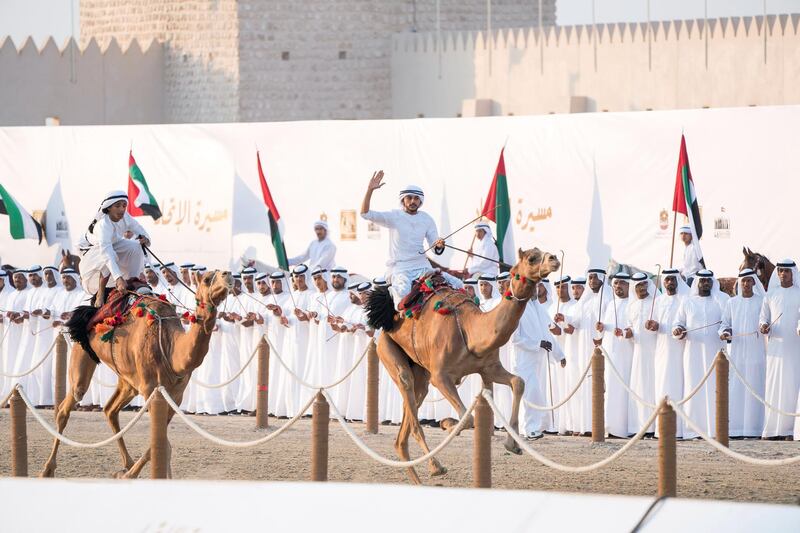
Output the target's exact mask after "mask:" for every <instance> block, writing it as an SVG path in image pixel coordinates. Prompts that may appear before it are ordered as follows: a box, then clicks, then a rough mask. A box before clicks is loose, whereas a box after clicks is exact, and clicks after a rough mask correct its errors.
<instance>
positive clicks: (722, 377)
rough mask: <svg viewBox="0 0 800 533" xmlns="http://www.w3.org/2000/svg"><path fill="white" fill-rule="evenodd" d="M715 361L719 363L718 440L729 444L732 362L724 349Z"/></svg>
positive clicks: (726, 444)
mask: <svg viewBox="0 0 800 533" xmlns="http://www.w3.org/2000/svg"><path fill="white" fill-rule="evenodd" d="M714 362H715V364H716V365H717V369H716V372H717V421H716V429H717V442H719V443H720V444H722V445H723V446H728V426H729V421H728V415H729V412H728V379H729V375H728V373H729V372H730V363H728V358H727V357H726V356H725V351H724V350H720V351H719V352H718V353H717V357H716V359H715V360H714Z"/></svg>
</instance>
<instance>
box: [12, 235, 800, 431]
mask: <svg viewBox="0 0 800 533" xmlns="http://www.w3.org/2000/svg"><path fill="white" fill-rule="evenodd" d="M317 229H324V230H325V231H324V232H318V239H317V241H315V242H314V243H312V245H311V246H309V249H308V250H307V251H306V252H305V253H303V254H301V255H299V256H297V257H295V258H292V260H291V261H292V263H296V264H294V266H293V268H291V272H284V271H280V270H278V271H276V272H273V273H271V274H267V273H265V272H258V271H256V269H255V268H253V267H247V268H244V269H242V270H241V272H239V273H236V274H235V276H234V278H235V284H234V287H233V290H232V292H231V293H230V294H229V295H228V297H227V299H226V300H225V301H224V302H223V303H222V304H221V305H220V306H219V309H218V320H217V324H216V327H215V329H214V332H213V333H212V336H211V342H210V346H209V351H208V355H207V356H206V358H205V360H204V361H203V364H202V365H201V366H200V367H199V368H198V369H197V370H196V371H195V372H194V374H193V375H192V379H191V381H190V384H189V387H188V388H187V391H186V393H185V395H184V398H183V403H182V408H183V409H184V410H186V411H187V412H190V413H198V414H208V415H222V414H234V413H236V414H252V413H253V412H254V410H255V402H256V395H257V373H256V372H257V368H256V364H255V363H254V362H253V363H251V364H250V365H249V366H247V368H246V369H245V370H244V372H242V374H241V376H240V377H239V378H238V379H236V380H234V381H233V382H232V383H231V384H230V385H228V386H226V387H222V388H213V387H207V386H204V385H210V384H212V385H213V384H218V383H221V382H224V381H227V380H228V379H230V378H231V377H233V376H234V374H236V373H237V372H239V370H240V369H241V368H242V367H243V366H244V365H246V364H247V363H248V361H250V359H251V358H252V356H253V353H254V352H255V351H256V350H257V348H258V345H259V343H260V342H261V340H262V339H263V338H266V339H268V341H269V344H270V345H271V352H272V354H273V357H271V358H270V373H269V385H268V391H269V412H270V414H273V415H275V416H279V417H291V416H294V415H296V414H298V413H299V411H300V410H302V409H303V407H304V406H305V405H306V404H307V402H308V400H309V398H310V397H311V395H312V394H313V393H314V391H313V390H312V389H309V388H306V387H304V386H303V385H302V384H301V383H300V382H299V381H298V380H297V379H295V378H294V377H293V376H292V375H291V373H290V372H288V371H286V369H285V368H284V364H285V365H286V366H288V367H289V368H290V369H291V370H292V373H294V374H296V375H297V376H298V377H301V378H302V379H303V380H304V381H306V382H308V383H312V384H315V385H327V384H330V383H333V382H335V381H336V380H337V379H338V378H339V377H341V376H343V375H345V374H346V373H347V372H348V371H350V370H351V369H352V368H353V367H354V366H355V365H356V363H358V361H359V360H360V359H361V358H362V356H363V354H364V353H365V351H366V350H367V347H368V345H369V343H370V341H371V340H372V339H374V338H375V337H376V335H378V334H379V332H375V331H372V330H371V329H370V327H369V326H368V324H367V320H366V314H365V309H364V305H365V303H366V299H367V297H368V294H369V292H370V290H372V288H373V287H374V286H376V285H385V284H387V282H386V281H385V280H383V279H382V278H375V279H374V280H373V282H366V281H363V282H360V283H359V282H356V281H353V280H355V279H364V278H356V277H354V276H351V275H350V273H349V272H348V270H347V269H346V268H343V267H339V266H335V262H334V261H335V253H336V248H335V246H334V245H333V243H331V242H330V240H329V239H328V238H327V235H326V234H327V227H326V225H325V223H324V222H317V223H315V231H316V230H317ZM475 229H476V236H477V239H476V246H475V247H474V250H476V251H477V252H476V253H478V254H479V255H480V256H483V257H478V256H474V257H472V258H471V259H470V262H469V267H468V269H467V270H468V273H469V278H468V279H467V280H466V281H465V290H466V291H467V292H468V293H469V294H470V295H471V296H474V297H475V298H476V302H478V303H479V305H480V307H481V309H482V310H483V311H484V312H488V311H491V310H492V309H494V308H495V307H496V306H497V305H499V304H501V303H502V302H503V299H504V298H507V295H506V291H507V290H508V274H507V273H503V274H500V273H499V272H498V269H497V264H496V263H495V262H493V261H492V259H496V255H495V256H494V257H493V256H492V253H494V254H496V247H495V246H494V240H493V239H492V235H491V229H490V227H489V226H488V225H486V224H478V225H477V226H476V228H475ZM320 234H322V235H321V236H320ZM322 263H324V264H322ZM205 271H206V268H205V267H203V266H200V265H195V264H191V263H185V264H181V265H180V266H176V265H175V264H173V263H168V264H165V265H147V266H146V268H145V271H144V274H143V277H144V280H145V281H146V282H147V283H148V285H149V286H150V287H151V289H152V291H153V292H154V293H156V294H163V295H165V296H166V298H167V300H168V301H169V302H171V303H173V304H175V305H176V307H177V309H178V314H179V315H183V314H184V313H187V315H186V316H185V317H184V318H183V323H184V326H185V327H186V328H189V327H191V316H190V315H191V314H193V313H194V310H195V305H196V304H195V298H194V294H193V293H192V292H191V291H190V290H189V289H187V288H186V286H184V284H185V285H187V286H188V287H194V286H196V285H197V282H198V280H199V279H200V276H202V274H203V273H204V272H205ZM608 278H609V279H607V275H606V272H605V270H604V269H602V268H590V269H589V270H588V271H586V272H585V273H584V275H581V276H576V277H570V276H564V277H562V278H560V279H557V280H554V281H550V280H548V279H545V280H543V281H542V282H541V283H540V284H539V286H538V288H537V297H536V298H535V299H532V300H531V301H529V302H528V303H527V304H526V309H525V312H524V314H523V316H522V318H521V320H520V323H519V326H518V328H517V330H516V332H515V333H514V335H513V336H512V338H511V340H510V341H509V342H508V343H507V344H506V346H504V347H502V349H501V351H500V357H501V361H502V363H503V365H504V366H506V368H508V369H509V370H510V371H512V372H513V373H515V374H517V375H519V376H521V377H522V378H523V379H524V380H525V384H526V385H525V393H524V400H525V401H524V402H523V405H522V409H521V415H520V417H521V419H520V428H521V432H523V433H524V434H525V436H527V437H528V438H530V439H536V438H539V437H541V436H542V434H543V433H548V432H552V433H559V434H562V435H567V434H569V435H586V434H588V433H589V432H590V431H591V372H589V373H588V376H587V378H586V379H585V380H584V381H583V383H582V384H581V385H580V386H578V382H579V381H580V379H581V377H582V376H583V374H584V370H585V369H586V367H587V365H589V363H590V358H591V356H592V353H593V350H594V349H595V347H596V346H601V347H602V349H603V350H604V352H605V354H606V356H607V358H608V362H607V364H606V371H605V391H606V393H605V395H606V397H605V420H606V432H607V433H608V434H609V435H611V436H615V437H621V438H626V437H629V436H631V435H633V434H635V433H637V432H638V431H639V430H640V429H641V428H642V427H643V426H644V424H645V423H646V422H647V420H648V419H649V418H650V416H651V414H652V408H650V407H648V406H647V405H645V404H642V403H641V402H640V401H638V399H637V398H635V397H633V396H632V395H631V394H629V393H628V391H627V390H626V388H625V386H623V385H622V384H621V383H620V381H619V379H618V378H617V376H616V375H615V372H614V370H613V369H612V368H610V366H611V365H613V368H614V369H616V372H617V373H619V375H620V377H621V378H622V380H624V382H625V384H626V385H627V386H628V387H629V388H630V389H632V390H633V391H634V392H635V393H636V395H637V396H638V397H640V398H641V399H642V400H644V401H645V402H647V403H649V404H656V403H658V401H660V399H661V398H663V397H664V396H668V397H669V398H671V399H674V400H680V399H682V398H684V397H685V396H687V395H689V394H690V393H692V392H694V395H693V396H692V397H691V399H689V400H688V401H687V402H686V403H685V404H684V405H683V408H684V409H685V411H686V413H687V414H688V415H689V416H690V417H691V419H692V420H693V421H694V423H695V424H696V425H698V426H699V427H700V428H701V429H702V430H703V431H704V432H706V433H709V434H712V435H713V433H714V422H715V420H714V414H715V403H714V402H715V395H714V391H715V375H714V373H713V372H711V374H710V377H709V378H708V380H707V382H706V383H705V385H704V386H702V387H700V388H699V390H697V391H696V392H695V391H694V389H695V388H696V386H697V385H698V383H700V381H701V380H702V379H703V377H704V376H705V375H706V373H707V371H708V370H709V368H710V366H711V365H712V364H713V362H714V358H715V357H716V354H717V352H718V351H719V350H720V349H723V348H725V349H726V351H727V353H728V354H729V357H730V359H731V362H732V363H733V364H734V365H735V366H736V368H737V369H738V370H739V371H740V372H741V373H742V375H743V377H744V378H745V381H746V382H747V383H748V384H749V385H750V387H752V388H753V389H754V390H753V392H755V393H756V394H758V395H759V396H761V397H763V398H764V400H765V401H766V402H767V403H769V404H770V405H772V406H774V407H777V408H778V409H781V410H783V411H786V412H790V413H791V412H797V411H798V410H800V405H799V400H800V323H799V322H798V320H799V319H800V285H799V284H800V278H799V277H798V271H797V267H796V265H795V263H794V262H793V261H790V260H785V261H781V262H779V263H778V265H777V268H776V270H775V273H774V274H773V279H772V280H771V281H770V283H769V290H768V291H765V290H764V288H763V286H762V284H761V282H760V281H759V280H758V278H757V276H756V275H755V272H753V271H752V270H746V271H742V272H741V273H740V274H739V282H738V284H737V287H738V289H737V291H738V293H737V295H736V296H735V297H733V298H729V297H728V296H727V295H726V294H724V293H722V292H721V291H720V290H719V283H718V282H717V280H716V279H715V278H714V275H713V273H712V272H711V271H708V270H705V269H701V270H699V271H697V272H694V273H693V276H692V281H693V283H692V285H691V287H690V286H689V285H687V283H686V282H685V281H684V277H683V276H682V275H681V272H680V271H678V270H665V271H664V272H663V273H662V275H661V276H660V278H659V281H660V287H659V288H658V290H657V289H656V287H655V284H654V283H653V280H652V279H651V278H649V277H648V276H646V275H644V274H635V275H633V276H630V275H628V274H625V273H618V274H616V275H614V276H608ZM181 281H182V282H183V284H182V283H181ZM90 298H91V297H90V295H89V294H88V293H87V292H86V291H84V289H83V287H81V283H80V277H79V276H78V275H77V273H76V272H75V271H73V270H71V269H64V270H62V271H61V272H59V271H58V269H56V268H55V267H45V268H41V267H39V266H34V267H32V268H30V269H20V270H15V271H13V272H6V271H0V310H2V317H0V339H2V340H1V341H0V356H1V359H0V363H1V365H0V368H1V369H2V371H3V373H4V374H6V377H3V378H2V381H0V397H5V396H6V395H7V394H8V393H9V392H10V390H11V387H12V386H13V385H14V384H15V383H17V382H19V383H22V384H23V385H24V386H25V390H26V392H27V394H28V396H29V397H31V398H32V399H33V401H34V402H35V403H36V404H37V405H41V406H48V405H52V403H53V382H52V381H53V366H54V363H53V358H49V359H45V360H44V363H43V364H41V365H40V366H39V367H38V368H37V369H36V371H34V372H32V373H30V374H28V375H25V376H23V377H11V376H12V375H15V374H22V373H25V372H26V371H27V370H28V369H30V368H32V367H33V366H35V365H36V364H37V363H39V362H40V361H41V360H42V359H43V358H45V357H46V356H48V355H49V354H48V351H50V350H52V346H53V344H54V341H55V337H56V335H58V334H59V332H60V331H61V328H62V326H63V324H64V323H65V321H66V320H68V318H69V316H70V312H71V311H72V310H73V309H74V308H75V307H76V306H78V305H84V304H87V303H89V301H90ZM278 359H280V360H281V361H282V362H283V364H281V362H280V361H279V360H278ZM115 383H116V376H115V374H114V373H113V372H112V371H111V370H110V369H108V368H106V367H105V366H104V365H100V366H99V368H98V370H97V371H96V372H95V377H94V378H93V382H92V386H91V389H90V391H89V393H87V395H86V396H85V398H84V399H83V401H82V405H83V406H86V407H91V406H102V405H103V404H104V403H105V402H106V401H107V400H108V398H109V397H110V396H111V393H112V392H113V387H114V385H115ZM575 387H578V389H577V392H576V393H575V395H574V396H573V397H572V398H571V399H570V400H569V401H568V402H566V403H565V404H564V406H562V407H560V408H558V409H556V410H553V411H548V410H542V409H536V408H534V407H533V406H540V407H541V406H549V405H553V404H555V403H558V402H559V401H560V400H561V399H563V398H564V397H565V395H566V394H567V393H569V392H570V391H572V390H573V389H574V388H575ZM480 388H481V381H480V378H479V377H478V376H477V375H473V376H469V377H467V378H466V379H465V380H463V382H462V383H461V384H460V385H459V393H460V395H461V397H462V400H463V401H464V402H465V403H466V404H469V403H471V399H472V398H473V397H474V396H475V395H476V394H478V393H479V391H480ZM332 396H333V399H334V401H335V403H336V406H337V408H338V409H339V410H340V411H341V412H342V413H343V414H344V415H345V417H346V418H348V419H350V420H363V419H364V415H365V400H366V364H365V362H364V361H363V360H362V361H361V364H360V365H359V366H358V367H357V368H356V370H355V371H354V372H353V373H352V375H351V376H350V378H349V379H348V380H346V381H344V382H343V383H341V384H340V385H338V386H336V387H335V388H334V389H333V390H332ZM379 396H380V398H379V402H380V404H379V417H380V420H382V421H384V422H392V423H398V422H400V420H401V417H402V399H401V397H400V394H399V392H398V391H397V388H396V387H395V385H394V383H393V382H392V381H391V379H390V377H389V375H388V374H387V373H386V372H385V370H383V369H381V374H380V395H379ZM495 397H496V401H497V403H498V404H499V406H500V407H501V409H503V411H504V412H505V413H506V414H509V413H510V411H511V391H510V389H508V388H507V387H504V386H495ZM141 402H142V399H141V398H137V400H136V401H135V402H134V405H141ZM452 416H455V411H454V410H453V408H452V407H451V406H450V405H449V404H448V402H447V401H446V400H444V399H443V398H442V396H441V394H439V393H438V391H436V390H435V389H434V388H431V392H430V394H429V395H428V399H427V400H426V401H425V403H423V405H422V407H421V408H420V413H419V417H420V419H422V420H428V421H431V422H434V421H438V420H442V419H443V418H446V417H452ZM798 420H799V419H798V418H796V417H791V416H787V415H785V414H781V413H779V412H778V411H776V410H774V409H770V408H765V407H764V405H763V404H762V403H761V402H760V401H759V400H758V399H756V398H755V396H754V395H753V394H752V393H751V392H750V391H748V390H747V389H746V386H745V385H744V383H743V382H742V381H741V380H740V379H739V378H738V376H737V375H736V373H735V372H734V370H733V369H732V370H731V377H730V435H731V436H732V437H734V438H735V437H764V438H786V437H790V436H792V435H794V438H796V439H797V438H800V421H798ZM648 432H649V433H654V432H655V428H654V427H650V428H648ZM678 437H682V438H694V437H697V434H696V433H695V432H693V431H691V430H690V429H689V428H687V427H684V426H683V424H681V423H680V419H679V420H678Z"/></svg>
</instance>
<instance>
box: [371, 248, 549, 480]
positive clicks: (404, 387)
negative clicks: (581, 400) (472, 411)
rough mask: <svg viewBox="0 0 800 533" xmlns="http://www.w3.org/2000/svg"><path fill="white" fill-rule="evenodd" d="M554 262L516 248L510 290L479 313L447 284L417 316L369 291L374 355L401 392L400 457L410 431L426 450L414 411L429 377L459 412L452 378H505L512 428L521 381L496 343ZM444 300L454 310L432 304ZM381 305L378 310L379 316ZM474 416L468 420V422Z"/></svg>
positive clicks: (435, 467)
mask: <svg viewBox="0 0 800 533" xmlns="http://www.w3.org/2000/svg"><path fill="white" fill-rule="evenodd" d="M558 267H559V261H558V259H556V258H555V257H554V256H553V255H551V254H549V253H545V252H542V251H540V250H539V249H538V248H534V249H532V250H527V251H522V250H520V251H519V262H518V263H517V264H516V265H515V266H514V267H513V268H512V269H511V297H510V298H503V300H502V301H501V303H500V304H498V305H497V307H495V308H494V309H493V310H492V311H490V312H488V313H484V312H482V311H481V310H480V309H479V308H478V307H477V306H476V305H474V304H473V303H472V302H471V300H470V298H469V297H467V296H466V295H464V294H463V293H461V292H458V291H455V290H453V289H444V290H442V291H440V292H439V293H437V294H436V295H435V296H433V297H432V298H431V299H430V300H429V301H428V302H427V303H426V304H425V306H424V307H423V309H422V312H421V313H420V315H419V317H418V318H417V319H416V320H413V319H404V318H401V316H400V315H399V314H397V313H394V308H393V307H392V308H391V309H389V306H393V303H392V302H391V298H390V297H388V296H387V295H388V292H386V291H385V290H384V291H376V292H374V293H373V297H374V298H375V300H376V301H375V302H372V301H371V302H370V304H369V305H368V312H369V314H370V322H371V323H372V325H374V326H380V327H382V328H383V329H384V332H383V333H382V334H381V335H380V337H379V338H378V345H377V350H378V356H379V357H380V360H381V362H382V363H383V365H384V366H385V367H386V370H387V371H388V373H389V375H390V376H391V377H392V380H393V381H394V382H395V384H396V385H397V387H398V388H399V389H400V394H401V395H402V397H403V420H402V422H401V424H400V430H399V431H398V434H397V440H396V441H395V449H396V450H397V453H398V455H399V456H400V458H401V459H403V460H406V461H407V460H409V454H408V437H409V434H411V435H413V436H414V438H415V439H416V441H417V442H418V443H419V445H420V447H421V448H422V449H423V451H424V452H425V453H428V452H429V451H430V449H429V448H428V444H427V443H426V442H425V435H424V433H423V431H422V427H421V426H420V424H419V419H418V418H417V411H418V409H419V407H420V406H421V405H422V401H423V400H424V399H425V396H426V394H427V393H428V383H429V382H430V383H432V384H433V385H434V386H435V387H436V388H437V389H438V390H439V391H440V392H441V393H442V395H443V396H444V397H445V398H446V399H447V401H448V402H450V404H451V405H452V406H453V407H454V408H455V409H456V411H457V412H458V415H459V417H461V416H463V415H464V413H466V411H467V409H466V407H465V406H464V404H463V403H462V401H461V398H460V397H459V395H458V390H457V388H456V384H457V383H458V382H459V381H460V380H462V379H463V378H464V377H465V376H468V375H469V374H479V375H480V376H481V378H482V379H483V386H484V388H491V386H492V384H493V383H498V384H501V385H507V386H509V387H511V389H512V392H513V405H512V413H511V421H510V422H511V425H512V426H513V428H514V430H517V424H518V422H517V418H518V414H519V405H520V400H521V398H522V393H523V390H524V387H525V384H524V382H523V381H522V379H521V378H519V377H518V376H515V375H513V374H511V373H510V372H508V371H507V370H506V369H505V368H503V365H502V364H501V363H500V352H499V349H500V347H501V346H503V345H504V344H505V343H506V342H508V340H509V338H511V335H512V334H513V333H514V331H515V330H516V329H517V325H518V323H519V320H520V318H521V317H522V313H523V312H524V311H525V307H526V305H527V303H528V301H529V300H530V298H531V297H533V296H535V295H536V284H537V283H538V282H539V281H540V280H541V279H543V278H544V277H546V276H547V275H548V274H550V273H551V272H555V271H556V270H558ZM440 301H442V302H443V304H440V305H446V306H447V307H449V308H451V309H454V311H453V312H452V313H451V314H447V315H442V314H440V313H439V312H437V311H436V310H435V308H436V307H437V302H440ZM378 306H380V307H382V308H383V309H382V312H383V315H382V317H381V309H378ZM455 425H456V421H455V420H453V419H446V420H444V421H442V423H441V427H442V428H443V429H445V430H448V429H452V427H453V426H455ZM471 426H472V420H471V419H470V420H469V421H468V424H467V426H465V427H471ZM505 447H506V449H508V450H509V451H511V452H513V453H517V454H519V453H521V451H520V449H519V446H517V444H516V442H515V441H514V440H513V439H512V438H511V436H508V437H507V439H506V442H505ZM428 463H429V464H428V466H429V470H430V473H431V475H434V476H435V475H441V474H444V473H445V472H446V471H447V470H446V469H445V468H444V467H443V466H442V465H441V464H440V463H439V461H438V460H437V459H436V458H431V459H430V460H429V462H428ZM408 474H409V476H410V478H411V481H412V482H414V483H416V484H419V483H420V479H419V476H418V475H417V473H416V471H415V470H414V468H409V469H408Z"/></svg>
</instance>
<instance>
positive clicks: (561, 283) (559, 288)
mask: <svg viewBox="0 0 800 533" xmlns="http://www.w3.org/2000/svg"><path fill="white" fill-rule="evenodd" d="M559 251H560V252H561V272H560V273H559V274H558V275H559V279H558V294H557V295H556V296H557V298H556V315H558V310H559V309H560V308H561V285H563V283H564V282H563V280H564V250H559Z"/></svg>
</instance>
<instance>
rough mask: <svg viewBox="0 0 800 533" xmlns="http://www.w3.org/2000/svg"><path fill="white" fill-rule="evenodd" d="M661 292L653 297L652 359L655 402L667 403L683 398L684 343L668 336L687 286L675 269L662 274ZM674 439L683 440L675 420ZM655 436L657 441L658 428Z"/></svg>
mask: <svg viewBox="0 0 800 533" xmlns="http://www.w3.org/2000/svg"><path fill="white" fill-rule="evenodd" d="M661 274H662V278H661V280H662V282H661V283H662V286H663V287H664V290H663V292H662V293H661V294H659V295H658V296H657V297H656V309H655V312H654V313H653V320H655V321H656V322H657V323H658V335H657V339H656V355H655V369H654V370H655V381H654V389H655V399H656V403H658V402H660V401H661V400H662V399H663V398H664V397H665V396H668V397H669V398H670V399H671V400H680V399H682V398H683V350H684V348H685V345H686V341H685V340H684V339H678V338H675V337H674V336H673V335H672V326H673V324H675V322H676V321H677V318H678V312H679V311H680V309H681V306H682V305H683V299H684V298H688V297H689V286H688V285H687V284H686V282H685V281H683V278H682V277H681V274H680V271H679V270H678V269H677V268H674V269H673V268H670V269H665V270H664V271H662V273H661ZM675 435H676V437H677V438H679V439H680V438H683V421H682V420H681V419H680V418H677V421H676V433H675ZM655 436H656V437H658V436H659V435H658V424H656V432H655Z"/></svg>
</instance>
